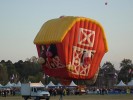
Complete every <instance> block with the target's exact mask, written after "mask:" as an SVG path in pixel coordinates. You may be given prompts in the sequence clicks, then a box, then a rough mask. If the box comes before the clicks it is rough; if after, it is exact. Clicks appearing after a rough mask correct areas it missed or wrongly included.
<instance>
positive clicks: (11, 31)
mask: <svg viewBox="0 0 133 100" xmlns="http://www.w3.org/2000/svg"><path fill="white" fill-rule="evenodd" d="M105 2H107V3H108V4H107V5H105ZM62 15H66V16H83V17H88V18H91V19H95V20H97V21H98V22H100V23H101V25H102V26H103V28H104V30H105V32H106V37H107V41H108V46H109V51H108V52H107V53H106V54H105V56H104V57H103V60H102V62H101V64H103V63H104V62H106V61H110V62H111V63H112V64H114V66H115V67H116V69H118V68H119V64H120V62H121V61H122V60H123V59H124V58H126V59H131V60H133V0H0V61H1V60H5V61H7V60H11V61H12V62H17V61H19V60H23V61H25V59H26V58H31V57H32V56H37V50H36V47H35V45H34V44H33V40H34V38H35V36H36V35H37V33H38V31H39V30H40V28H41V26H42V25H43V24H44V23H45V22H46V21H47V20H50V19H53V18H58V17H60V16H62Z"/></svg>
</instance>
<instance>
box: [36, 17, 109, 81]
mask: <svg viewBox="0 0 133 100" xmlns="http://www.w3.org/2000/svg"><path fill="white" fill-rule="evenodd" d="M34 43H35V44H36V47H37V51H38V55H39V57H41V59H40V63H42V66H43V69H44V73H45V74H46V75H49V76H53V77H55V78H59V79H61V80H62V79H66V80H73V79H77V80H94V79H96V76H97V74H98V71H99V64H100V62H101V60H102V57H103V56H104V54H105V53H106V52H107V51H108V46H107V41H106V36H105V32H104V29H103V27H102V26H101V25H100V23H98V22H97V21H96V20H93V19H90V18H85V17H74V16H62V17H60V18H56V19H51V20H49V21H47V22H46V23H44V25H43V26H42V27H41V29H40V31H39V32H38V34H37V36H36V37H35V39H34ZM42 58H43V60H42Z"/></svg>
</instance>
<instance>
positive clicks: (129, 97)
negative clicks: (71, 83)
mask: <svg viewBox="0 0 133 100" xmlns="http://www.w3.org/2000/svg"><path fill="white" fill-rule="evenodd" d="M0 100H24V99H23V98H22V97H21V96H7V97H0ZM29 100H30V99H29ZM50 100H59V95H57V96H55V97H54V96H52V97H51V98H50ZM63 100H133V94H119V95H118V94H117V95H89V94H88V95H70V96H63Z"/></svg>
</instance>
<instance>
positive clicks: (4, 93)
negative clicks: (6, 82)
mask: <svg viewBox="0 0 133 100" xmlns="http://www.w3.org/2000/svg"><path fill="white" fill-rule="evenodd" d="M15 94H16V90H15V89H0V96H3V97H6V96H8V95H13V96H15Z"/></svg>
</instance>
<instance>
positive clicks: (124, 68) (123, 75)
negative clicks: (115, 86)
mask: <svg viewBox="0 0 133 100" xmlns="http://www.w3.org/2000/svg"><path fill="white" fill-rule="evenodd" d="M120 68H121V69H120V72H119V74H118V80H119V81H120V80H122V81H124V82H126V83H128V82H129V81H130V80H131V78H132V73H131V72H132V71H133V64H132V60H130V59H123V60H122V61H121V63H120Z"/></svg>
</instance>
